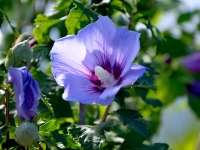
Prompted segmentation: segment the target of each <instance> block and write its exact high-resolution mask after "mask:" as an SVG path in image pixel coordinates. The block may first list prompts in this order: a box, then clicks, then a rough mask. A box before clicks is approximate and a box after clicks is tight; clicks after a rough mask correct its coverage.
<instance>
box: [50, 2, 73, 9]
mask: <svg viewBox="0 0 200 150" xmlns="http://www.w3.org/2000/svg"><path fill="white" fill-rule="evenodd" d="M70 5H71V0H59V2H58V3H57V5H56V6H55V7H54V9H55V10H63V9H66V8H69V6H70Z"/></svg>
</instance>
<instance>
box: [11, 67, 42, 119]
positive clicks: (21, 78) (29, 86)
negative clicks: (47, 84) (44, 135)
mask: <svg viewBox="0 0 200 150" xmlns="http://www.w3.org/2000/svg"><path fill="white" fill-rule="evenodd" d="M8 82H10V83H12V84H13V85H14V92H15V100H16V108H17V115H18V116H19V117H20V118H21V119H22V120H27V121H31V120H32V119H33V118H34V117H35V116H36V115H37V114H38V111H37V105H38V100H39V99H40V89H39V86H38V84H37V82H36V81H35V80H34V79H33V78H32V76H31V74H30V72H29V70H28V69H27V68H26V67H21V68H13V67H10V70H9V73H8Z"/></svg>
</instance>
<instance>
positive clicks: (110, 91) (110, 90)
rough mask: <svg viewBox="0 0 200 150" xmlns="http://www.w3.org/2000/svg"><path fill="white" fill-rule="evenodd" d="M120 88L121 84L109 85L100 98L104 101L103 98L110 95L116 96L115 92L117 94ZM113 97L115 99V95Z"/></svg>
mask: <svg viewBox="0 0 200 150" xmlns="http://www.w3.org/2000/svg"><path fill="white" fill-rule="evenodd" d="M120 88H121V86H114V87H109V88H107V89H106V90H105V91H103V93H102V94H101V95H100V97H99V98H100V99H102V101H103V100H106V99H108V98H109V97H113V96H115V94H117V92H118V91H119V90H120ZM113 99H114V97H113ZM108 103H109V102H108ZM107 105H109V104H107Z"/></svg>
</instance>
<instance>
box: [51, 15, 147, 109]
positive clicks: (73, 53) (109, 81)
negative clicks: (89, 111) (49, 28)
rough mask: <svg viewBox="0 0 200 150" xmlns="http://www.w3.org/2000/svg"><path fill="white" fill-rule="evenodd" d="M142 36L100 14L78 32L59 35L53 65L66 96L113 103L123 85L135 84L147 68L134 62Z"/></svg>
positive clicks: (53, 71)
mask: <svg viewBox="0 0 200 150" xmlns="http://www.w3.org/2000/svg"><path fill="white" fill-rule="evenodd" d="M139 37H140V34H139V33H137V32H134V31H130V30H128V29H126V28H115V26H114V23H113V22H112V21H111V20H110V19H109V18H108V17H103V16H99V19H98V20H97V21H96V22H94V23H91V24H89V25H88V26H86V27H85V28H83V29H82V30H80V31H79V32H78V34H77V35H68V36H66V37H64V38H61V39H58V40H57V41H56V42H55V43H54V46H53V48H52V50H51V60H52V63H51V65H52V73H53V75H54V77H55V80H56V82H57V83H58V84H59V85H60V86H64V88H65V91H64V93H63V99H65V100H69V101H78V102H81V103H83V104H91V103H97V104H101V105H109V104H111V103H112V102H113V100H114V97H115V94H117V92H118V91H119V90H120V88H122V87H126V86H130V85H131V84H133V83H134V82H135V81H136V80H137V79H138V78H140V77H141V76H142V75H143V73H144V72H145V70H146V68H145V67H143V66H141V65H138V64H132V61H133V60H134V59H135V57H136V55H137V53H138V51H139V49H140V43H139Z"/></svg>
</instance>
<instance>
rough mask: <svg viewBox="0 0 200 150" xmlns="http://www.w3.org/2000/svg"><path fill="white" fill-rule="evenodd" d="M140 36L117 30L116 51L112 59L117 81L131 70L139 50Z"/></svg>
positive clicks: (125, 30)
mask: <svg viewBox="0 0 200 150" xmlns="http://www.w3.org/2000/svg"><path fill="white" fill-rule="evenodd" d="M139 37H140V34H139V33H137V32H134V31H130V30H128V29H126V28H117V30H116V36H115V42H114V51H113V54H112V56H111V57H113V58H115V61H114V62H113V73H114V76H115V79H118V78H119V77H122V76H123V75H124V74H125V73H126V72H127V71H128V70H129V69H130V68H131V62H132V61H133V60H134V59H135V57H136V55H137V53H138V51H139V49H140V43H139Z"/></svg>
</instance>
